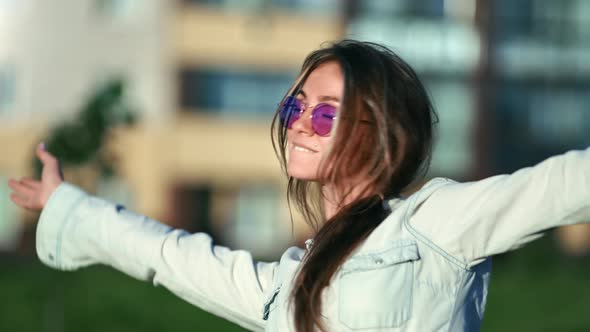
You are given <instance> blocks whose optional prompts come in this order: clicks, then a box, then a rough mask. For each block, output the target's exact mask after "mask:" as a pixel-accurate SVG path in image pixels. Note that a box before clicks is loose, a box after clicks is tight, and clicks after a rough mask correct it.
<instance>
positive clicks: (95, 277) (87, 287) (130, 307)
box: [0, 238, 590, 332]
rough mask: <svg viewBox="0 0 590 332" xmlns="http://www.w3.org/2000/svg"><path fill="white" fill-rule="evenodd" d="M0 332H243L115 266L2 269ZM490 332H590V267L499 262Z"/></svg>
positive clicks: (582, 262) (550, 254) (518, 257)
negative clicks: (60, 268) (66, 270)
mask: <svg viewBox="0 0 590 332" xmlns="http://www.w3.org/2000/svg"><path fill="white" fill-rule="evenodd" d="M0 294H1V302H0V303H1V305H0V331H2V332H12V331H18V332H21V331H23V332H26V331H34V332H37V331H39V332H52V331H56V332H57V331H67V332H69V331H72V332H74V331H76V332H77V331H89V332H92V331H96V332H98V331H100V332H104V331H109V332H118V331H121V332H123V331H142V332H149V331H158V332H163V331H175V332H182V331H243V330H242V329H240V328H239V327H237V326H235V325H233V324H230V323H228V322H226V321H224V320H222V319H219V318H217V317H214V316H212V315H209V314H207V313H205V312H203V311H201V310H199V309H197V308H196V307H193V306H192V305H190V304H188V303H185V302H184V301H182V300H180V299H178V298H176V297H174V296H173V295H172V294H171V293H169V292H168V291H167V290H165V289H163V288H161V287H156V288H155V287H153V286H151V284H148V283H143V282H139V281H136V280H134V279H132V278H130V277H127V276H125V275H124V274H121V273H119V272H117V271H114V270H112V269H110V268H107V267H102V266H97V267H92V268H86V269H82V270H80V271H77V272H59V271H55V270H51V269H49V268H47V267H44V266H42V265H41V264H40V263H38V262H37V261H36V260H34V261H29V262H14V261H12V262H6V261H1V262H0ZM482 331H484V332H495V331H559V332H562V331H563V332H578V331H579V332H581V331H590V260H589V259H578V260H573V259H565V258H563V257H562V256H561V255H560V254H559V253H558V252H557V250H556V249H555V248H554V246H553V243H552V241H551V239H550V238H545V239H543V240H540V241H537V242H535V243H533V244H531V245H529V246H527V247H525V248H524V249H521V250H519V251H517V252H515V253H512V254H510V255H506V256H503V257H499V258H497V259H495V260H494V267H493V273H492V281H491V287H490V296H489V301H488V308H487V311H486V316H485V319H484V323H483V329H482Z"/></svg>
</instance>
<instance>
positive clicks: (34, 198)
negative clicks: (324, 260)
mask: <svg viewBox="0 0 590 332" xmlns="http://www.w3.org/2000/svg"><path fill="white" fill-rule="evenodd" d="M37 155H38V156H39V158H40V159H41V161H42V162H43V164H44V168H43V175H42V180H41V181H35V180H32V179H23V180H21V181H14V180H11V181H10V182H9V185H10V187H11V188H13V190H14V193H13V195H12V196H11V199H12V200H13V201H14V202H15V203H16V204H18V205H19V206H22V207H24V208H27V209H31V210H39V209H42V213H41V217H40V219H39V225H38V227H37V254H38V255H39V258H40V259H41V260H42V261H43V262H44V263H45V264H47V265H49V266H51V267H54V268H57V269H61V270H74V269H77V268H80V267H83V266H87V265H91V264H97V263H101V264H107V265H110V266H113V267H115V268H116V269H119V270H121V271H123V272H125V273H127V274H129V275H131V276H133V277H135V278H138V279H140V280H146V281H151V282H153V283H154V284H155V285H163V286H165V287H166V288H168V289H170V290H171V291H172V292H174V293H175V294H177V295H178V296H180V297H181V298H183V299H185V300H187V301H188V302H190V303H192V304H195V305H198V306H199V307H201V308H203V309H205V310H208V311H210V312H212V313H213V314H216V315H218V316H221V317H224V318H227V319H229V320H231V321H233V322H236V323H238V324H240V325H242V326H244V327H246V328H249V329H262V328H263V326H264V321H263V320H262V318H261V317H262V307H263V302H264V299H265V295H266V293H267V292H268V291H269V290H270V288H271V287H272V281H273V278H274V272H275V268H276V266H277V263H262V262H256V261H254V260H253V259H252V257H251V255H250V254H249V253H248V252H245V251H231V250H229V249H227V248H224V247H220V246H215V245H213V243H212V241H211V238H210V237H209V236H208V235H206V234H203V233H198V234H189V233H187V232H185V231H182V230H177V229H172V228H170V227H168V226H166V225H163V224H161V223H159V222H157V221H155V220H152V219H150V218H147V217H145V216H141V215H138V214H135V213H133V212H131V211H128V210H126V209H125V208H124V207H122V206H120V205H115V204H112V203H110V202H107V201H105V200H102V199H99V198H96V197H92V196H90V195H88V194H86V193H85V192H83V191H81V190H80V189H78V188H76V187H75V186H73V185H71V184H69V183H67V182H63V180H62V178H61V176H60V173H59V166H58V163H57V160H56V159H55V158H54V157H53V156H51V155H50V154H49V153H47V152H46V151H44V150H43V149H42V148H41V147H39V148H38V150H37Z"/></svg>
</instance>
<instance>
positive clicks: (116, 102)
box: [33, 79, 136, 176]
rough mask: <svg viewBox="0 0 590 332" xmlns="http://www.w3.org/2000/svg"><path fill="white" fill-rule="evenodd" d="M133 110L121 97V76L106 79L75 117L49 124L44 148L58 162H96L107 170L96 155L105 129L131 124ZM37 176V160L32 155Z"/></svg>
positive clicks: (68, 164) (74, 164)
mask: <svg viewBox="0 0 590 332" xmlns="http://www.w3.org/2000/svg"><path fill="white" fill-rule="evenodd" d="M135 122H136V114H135V113H134V112H133V111H132V110H131V109H130V107H129V106H128V105H127V103H126V100H125V83H124V81H123V80H122V79H116V80H112V81H109V82H108V83H106V84H105V85H104V86H102V87H100V88H99V89H98V91H97V92H96V93H95V94H94V95H92V96H91V97H90V99H89V100H88V101H87V102H86V103H85V104H84V105H83V106H82V107H81V109H80V111H79V112H78V114H77V116H76V118H74V119H72V120H71V121H69V122H65V123H61V124H59V125H57V126H56V127H55V128H53V129H52V130H51V131H50V133H49V135H48V137H47V138H46V139H45V140H44V142H45V145H46V148H47V150H48V151H49V152H51V153H52V154H53V155H55V156H56V157H57V158H58V159H59V160H60V163H61V164H62V166H66V167H67V166H80V165H83V164H85V163H88V162H97V163H99V165H100V167H101V171H102V173H103V174H109V173H111V172H112V171H111V167H110V165H108V164H107V163H106V162H104V160H101V159H100V157H99V156H100V155H99V151H100V148H101V146H102V144H103V142H104V139H105V137H106V134H107V132H108V129H109V128H111V127H113V126H115V125H122V124H123V125H131V124H133V123H135ZM33 163H34V168H35V173H36V175H37V176H39V175H40V174H41V163H40V162H39V161H38V160H37V159H36V158H34V161H33Z"/></svg>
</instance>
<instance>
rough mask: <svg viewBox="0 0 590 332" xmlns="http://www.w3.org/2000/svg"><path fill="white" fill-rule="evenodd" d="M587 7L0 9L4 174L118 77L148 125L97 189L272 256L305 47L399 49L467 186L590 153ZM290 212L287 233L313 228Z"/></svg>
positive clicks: (379, 4) (292, 1)
mask: <svg viewBox="0 0 590 332" xmlns="http://www.w3.org/2000/svg"><path fill="white" fill-rule="evenodd" d="M589 6H590V3H589V2H588V1H584V0H565V1H560V2H550V3H548V2H546V1H538V0H522V1H517V2H515V1H509V0H501V1H493V2H488V1H471V0H424V1H411V0H396V1H390V0H365V1H360V0H325V1H312V0H273V1H270V0H249V1H239V0H192V1H190V0H184V1H164V0H159V1H158V0H144V1H137V0H135V1H134V0H118V1H117V0H92V1H91V0H84V1H74V0H59V1H53V2H51V3H46V2H42V1H39V0H35V1H34V0H29V1H2V2H0V37H1V38H2V40H3V43H2V45H0V151H2V153H0V180H3V179H2V178H1V177H2V176H4V177H8V176H20V175H25V174H27V173H28V172H29V168H30V166H29V163H30V158H31V152H30V151H32V147H33V146H34V144H35V143H36V142H38V141H39V139H40V137H42V135H43V133H44V132H46V130H47V129H48V128H49V127H50V126H51V125H52V124H53V123H56V122H58V121H62V120H63V119H65V118H67V117H68V116H71V115H72V114H73V112H75V111H76V108H77V107H78V105H79V104H80V103H81V101H82V100H84V98H85V97H86V96H87V95H88V94H89V93H90V91H92V89H93V87H95V86H96V85H97V84H99V83H100V82H101V81H103V80H108V79H109V77H115V76H123V77H125V78H126V79H127V82H128V86H129V92H130V94H129V98H130V99H131V102H132V103H134V104H135V105H136V106H137V109H139V110H140V111H141V112H142V113H141V114H140V118H141V120H142V121H141V124H140V125H139V126H137V127H135V128H134V129H132V130H126V131H121V132H118V133H117V136H116V139H114V140H113V142H111V143H112V144H109V149H111V150H113V151H114V152H115V153H116V154H117V155H118V156H119V161H120V162H119V163H118V164H117V170H118V172H119V174H120V176H121V180H118V181H114V182H113V181H111V180H106V179H103V180H99V181H98V183H97V184H96V185H95V186H94V189H93V190H94V192H96V193H98V195H99V196H103V197H109V198H112V199H114V200H119V201H121V200H123V201H124V203H127V205H128V206H129V208H131V209H135V210H137V211H139V212H141V213H144V214H147V215H149V216H151V217H154V218H157V219H159V220H162V221H165V222H167V223H169V224H172V225H175V226H178V227H183V228H186V229H188V230H191V231H197V230H204V231H209V232H211V233H213V234H216V235H217V236H218V238H220V239H221V240H222V241H223V242H225V243H230V244H232V246H233V247H247V248H249V249H251V250H252V251H254V252H255V254H258V255H272V254H274V253H276V252H279V251H280V249H281V248H283V247H284V246H285V245H286V243H287V242H289V240H291V239H292V235H291V226H290V224H289V217H290V216H289V213H288V210H287V205H286V201H285V196H284V194H285V183H284V176H283V175H282V174H281V171H280V169H279V165H278V163H277V161H276V158H275V156H274V153H273V151H272V147H271V144H270V130H269V127H270V121H271V118H272V114H273V112H274V111H275V109H276V106H277V103H278V102H279V101H280V99H281V97H282V96H283V94H284V93H285V91H286V90H287V89H288V88H289V87H290V85H291V82H292V80H293V78H294V77H295V76H296V74H297V72H298V70H299V66H300V64H301V62H302V60H303V58H304V57H305V55H306V54H307V53H309V52H310V51H311V50H314V49H316V48H318V47H319V46H320V45H321V43H322V42H324V41H329V40H335V39H340V38H342V37H349V38H354V39H362V40H370V41H377V42H381V43H384V44H386V45H388V46H390V47H391V48H392V49H393V50H394V51H396V52H398V53H399V54H400V55H401V56H402V57H403V58H404V59H405V60H406V61H408V62H409V63H410V65H412V66H413V67H414V68H415V69H416V70H417V71H418V72H419V74H420V76H421V77H422V78H423V79H424V82H425V84H426V86H427V88H428V90H429V91H430V93H431V95H432V97H433V100H434V104H435V108H436V109H437V111H438V115H439V117H440V124H439V129H438V134H437V147H436V150H435V154H434V158H433V164H432V170H431V176H437V175H441V176H449V177H452V178H456V179H458V180H470V179H476V178H481V177H484V176H489V175H492V174H497V173H506V172H512V171H514V170H516V169H518V168H520V167H525V166H529V165H532V164H534V163H536V162H538V161H540V160H542V159H544V158H546V157H549V156H550V155H553V154H557V153H561V152H564V151H565V150H568V149H571V148H581V147H586V146H588V145H590V135H588V132H590V121H589V117H590V112H588V111H587V110H584V105H587V104H588V103H587V101H588V98H589V97H588V94H587V93H586V92H587V91H588V87H589V85H590V67H589V65H588V62H587V61H585V59H587V58H588V56H589V54H590V38H588V33H589V32H588V31H590V30H589V29H588V27H589V24H590V20H589V19H588V14H590V7H589ZM7 191H8V188H7V187H6V186H0V220H1V222H0V238H2V236H4V237H6V238H14V236H10V235H6V234H13V233H14V232H15V229H16V228H15V227H14V225H15V222H13V221H14V220H15V219H17V218H18V217H19V215H20V212H19V211H17V210H16V209H15V208H14V207H12V205H11V204H9V203H7V202H8V200H7V199H4V197H7V195H8V193H7ZM295 220H296V227H295V237H299V238H304V237H305V236H306V235H305V232H306V228H304V227H302V226H300V225H299V224H298V223H297V220H298V219H297V216H295ZM0 241H1V240H0ZM582 243H588V241H587V239H586V240H583V241H582ZM277 244H278V246H277Z"/></svg>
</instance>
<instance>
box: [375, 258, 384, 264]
mask: <svg viewBox="0 0 590 332" xmlns="http://www.w3.org/2000/svg"><path fill="white" fill-rule="evenodd" d="M375 264H377V265H381V264H383V259H381V258H377V259H375Z"/></svg>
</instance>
